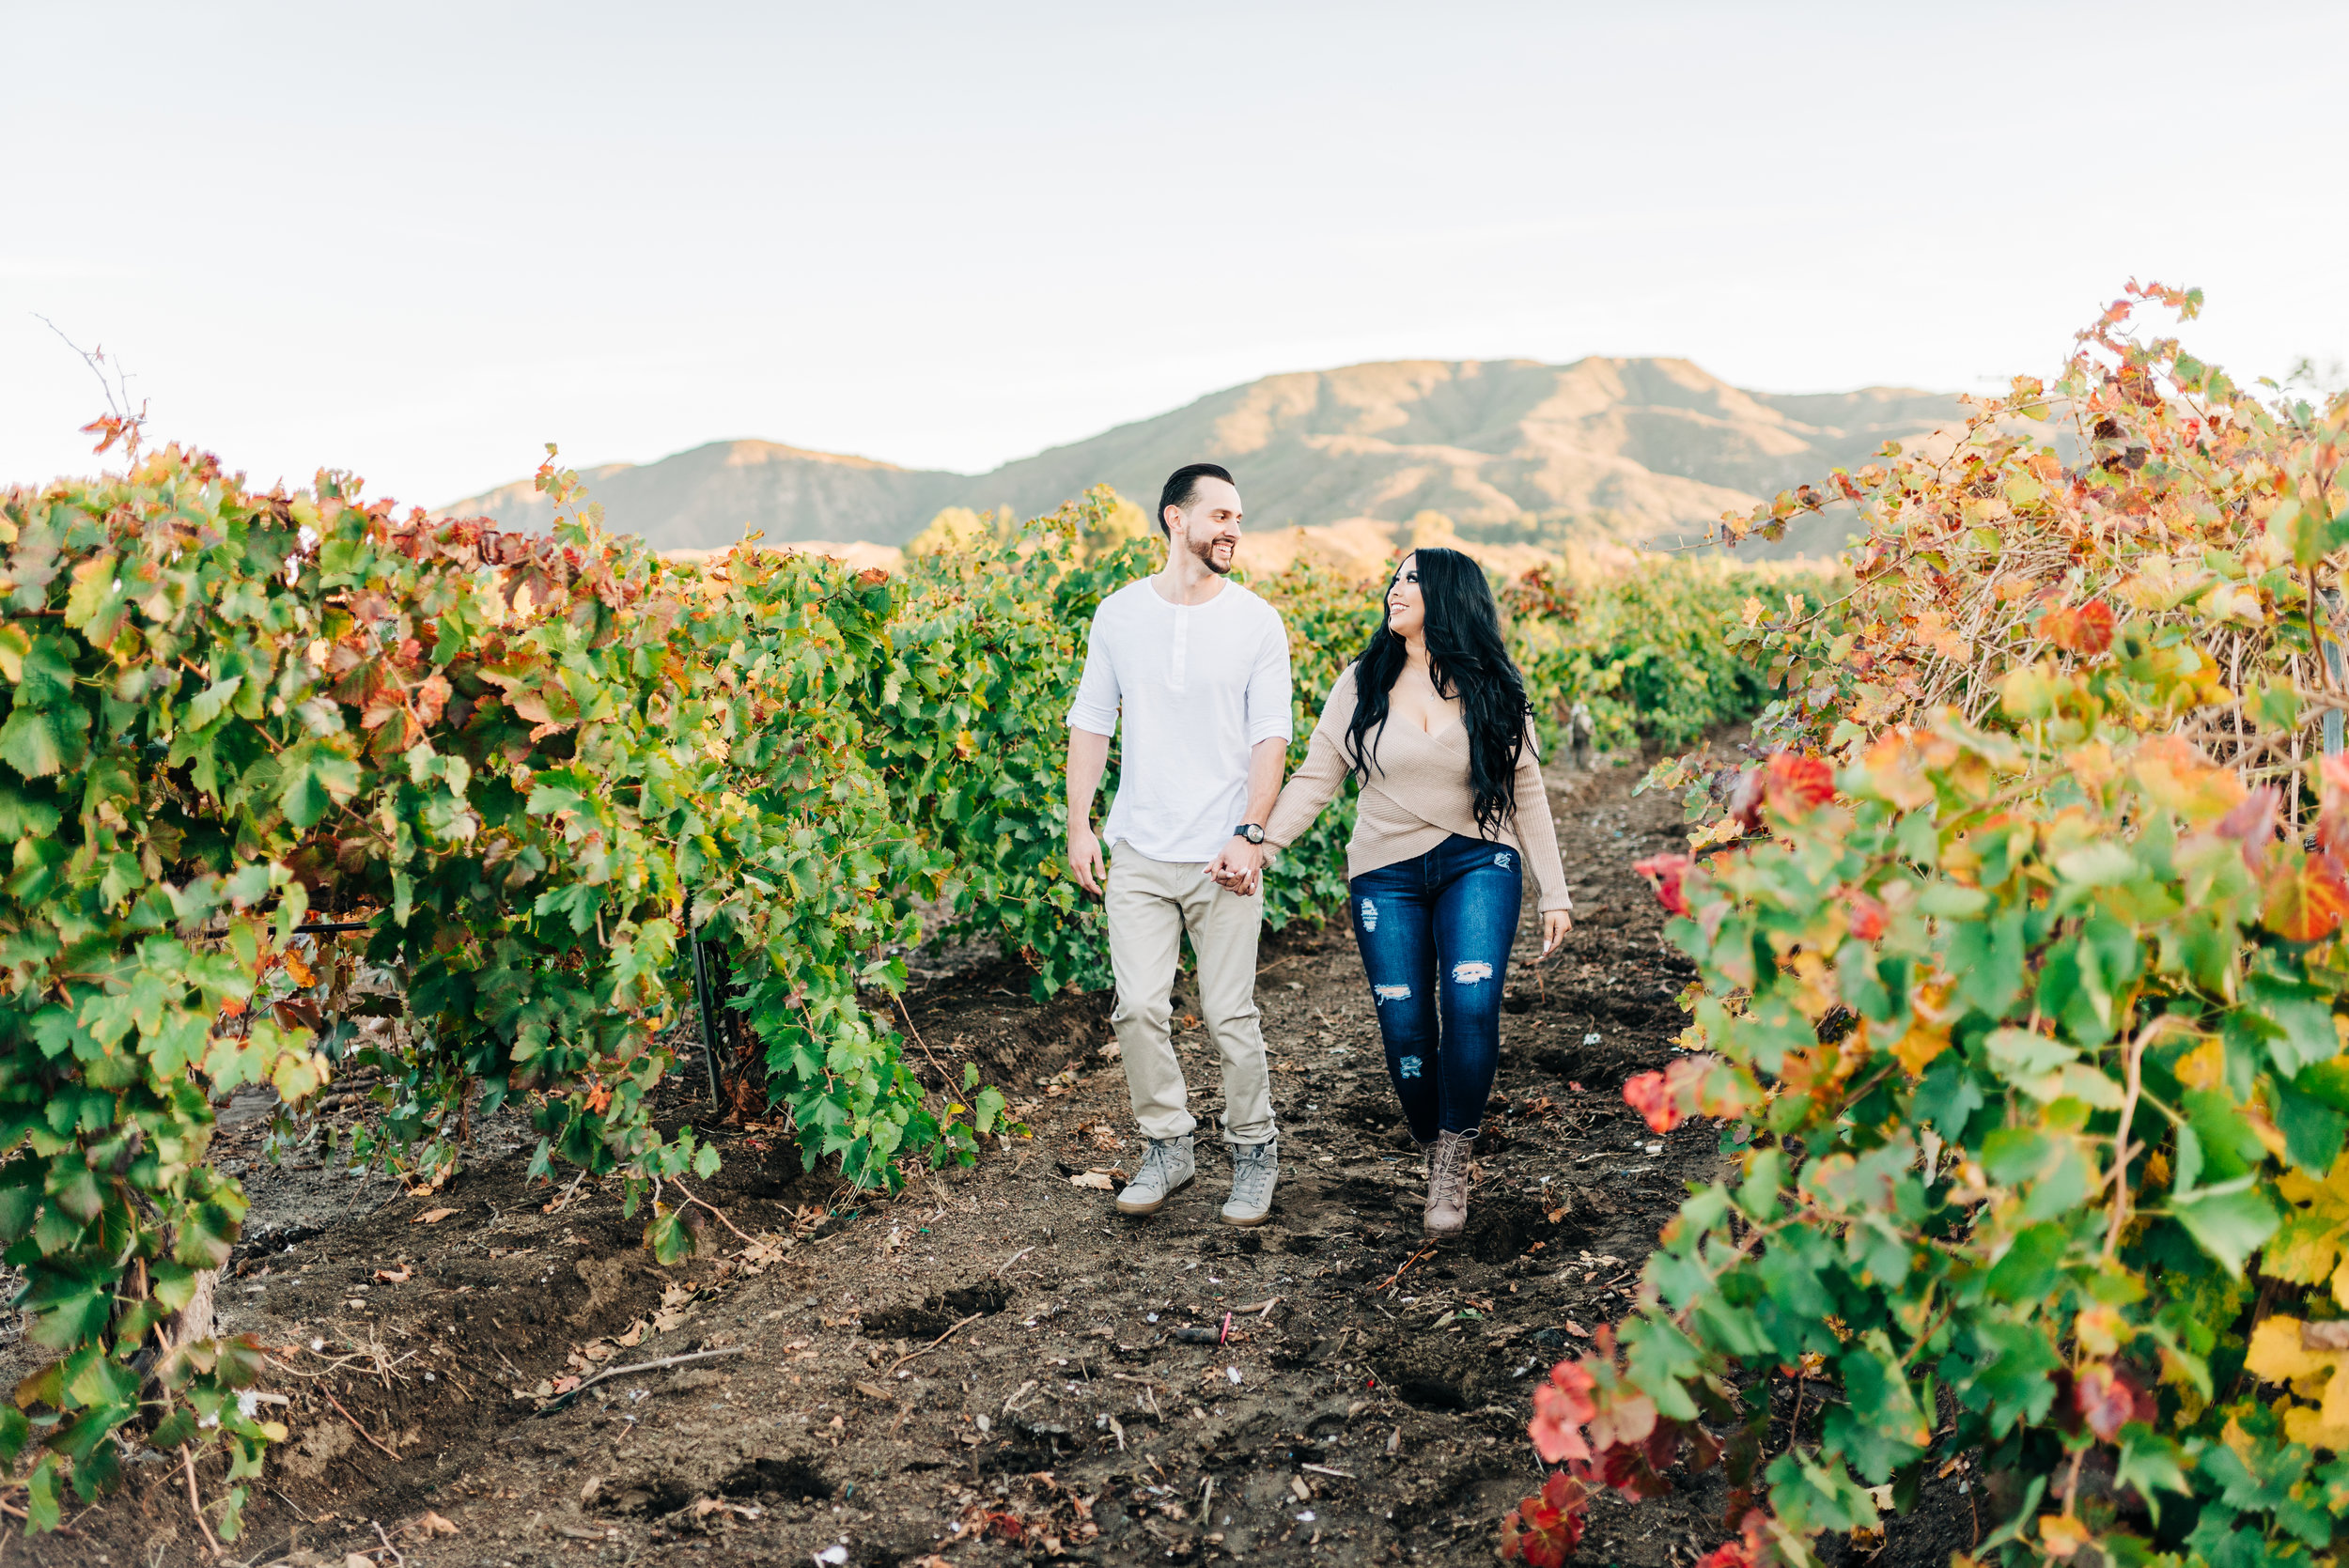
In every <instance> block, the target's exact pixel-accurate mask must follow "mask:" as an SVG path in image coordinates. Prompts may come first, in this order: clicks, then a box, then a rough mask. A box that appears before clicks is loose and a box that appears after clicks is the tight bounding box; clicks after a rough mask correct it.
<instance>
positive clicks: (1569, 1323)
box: [1566, 1318, 1591, 1340]
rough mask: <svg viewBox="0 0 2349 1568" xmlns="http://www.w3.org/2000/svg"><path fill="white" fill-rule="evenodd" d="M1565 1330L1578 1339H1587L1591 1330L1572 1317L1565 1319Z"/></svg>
mask: <svg viewBox="0 0 2349 1568" xmlns="http://www.w3.org/2000/svg"><path fill="white" fill-rule="evenodd" d="M1566 1332H1567V1333H1569V1334H1572V1335H1573V1336H1574V1337H1575V1338H1576V1339H1578V1340H1587V1339H1589V1338H1590V1337H1591V1331H1590V1330H1589V1329H1588V1328H1585V1327H1582V1325H1580V1324H1579V1323H1577V1322H1575V1321H1574V1319H1572V1318H1568V1319H1566Z"/></svg>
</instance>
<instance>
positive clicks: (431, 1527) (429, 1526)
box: [416, 1509, 457, 1540]
mask: <svg viewBox="0 0 2349 1568" xmlns="http://www.w3.org/2000/svg"><path fill="white" fill-rule="evenodd" d="M416 1528H417V1529H420V1530H422V1531H424V1534H425V1539H426V1540H430V1539H431V1538H432V1537H433V1536H436V1535H455V1534H456V1533H457V1527H456V1526H455V1525H453V1524H451V1523H450V1522H449V1521H448V1520H446V1519H443V1518H442V1517H441V1516H440V1515H439V1514H435V1513H433V1512H432V1510H430V1509H426V1510H425V1511H424V1512H423V1513H422V1514H418V1515H417V1516H416Z"/></svg>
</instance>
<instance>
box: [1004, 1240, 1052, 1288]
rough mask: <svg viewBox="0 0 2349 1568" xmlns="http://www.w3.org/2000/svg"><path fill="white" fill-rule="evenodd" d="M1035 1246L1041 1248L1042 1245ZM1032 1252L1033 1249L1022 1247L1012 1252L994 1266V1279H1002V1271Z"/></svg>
mask: <svg viewBox="0 0 2349 1568" xmlns="http://www.w3.org/2000/svg"><path fill="white" fill-rule="evenodd" d="M1037 1245H1038V1246H1041V1245H1042V1243H1040V1242H1039V1243H1038V1244H1037ZM1034 1250H1035V1248H1034V1247H1022V1248H1021V1249H1019V1251H1017V1252H1014V1253H1013V1254H1012V1255H1011V1256H1010V1257H1008V1258H1005V1259H1004V1260H1003V1262H1002V1263H1000V1264H997V1265H995V1278H997V1279H998V1280H1000V1279H1002V1278H1003V1270H1004V1269H1006V1268H1009V1267H1010V1266H1011V1265H1013V1264H1016V1263H1018V1262H1019V1260H1020V1259H1021V1258H1024V1257H1026V1256H1027V1255H1028V1254H1029V1253H1031V1252H1033V1251H1034Z"/></svg>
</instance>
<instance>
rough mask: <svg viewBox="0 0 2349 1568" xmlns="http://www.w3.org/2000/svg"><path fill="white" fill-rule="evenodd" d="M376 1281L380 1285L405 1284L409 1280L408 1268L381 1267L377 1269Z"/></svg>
mask: <svg viewBox="0 0 2349 1568" xmlns="http://www.w3.org/2000/svg"><path fill="white" fill-rule="evenodd" d="M375 1282H376V1283H377V1284H379V1285H404V1284H406V1283H407V1282H408V1270H407V1269H405V1268H379V1269H377V1270H376V1271H375Z"/></svg>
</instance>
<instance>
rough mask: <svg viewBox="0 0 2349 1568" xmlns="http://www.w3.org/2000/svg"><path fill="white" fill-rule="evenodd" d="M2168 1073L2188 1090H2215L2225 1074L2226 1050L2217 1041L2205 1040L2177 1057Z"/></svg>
mask: <svg viewBox="0 0 2349 1568" xmlns="http://www.w3.org/2000/svg"><path fill="white" fill-rule="evenodd" d="M2170 1071H2171V1072H2173V1073H2175V1074H2176V1075H2177V1079H2178V1081H2179V1082H2180V1083H2183V1084H2185V1085H2186V1087H2187V1088H2188V1089H2212V1088H2216V1087H2217V1084H2218V1080H2219V1079H2222V1078H2224V1077H2225V1076H2226V1073H2227V1048H2226V1047H2225V1046H2223V1045H2221V1044H2219V1042H2217V1040H2205V1041H2203V1042H2202V1043H2201V1045H2199V1046H2196V1047H2195V1048H2193V1049H2192V1050H2190V1051H2187V1052H2186V1054H2185V1055H2184V1056H2181V1057H2179V1058H2178V1064H2177V1065H2176V1066H2175V1067H2173V1068H2171V1069H2170Z"/></svg>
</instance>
